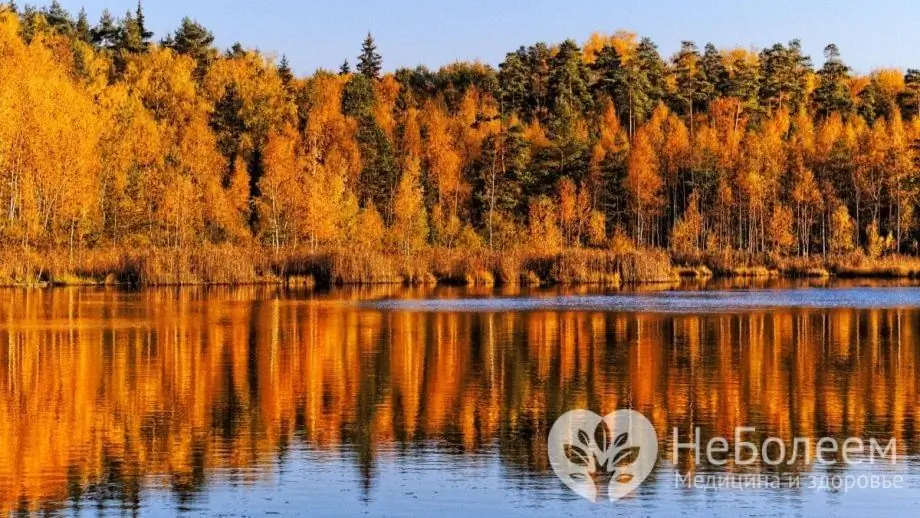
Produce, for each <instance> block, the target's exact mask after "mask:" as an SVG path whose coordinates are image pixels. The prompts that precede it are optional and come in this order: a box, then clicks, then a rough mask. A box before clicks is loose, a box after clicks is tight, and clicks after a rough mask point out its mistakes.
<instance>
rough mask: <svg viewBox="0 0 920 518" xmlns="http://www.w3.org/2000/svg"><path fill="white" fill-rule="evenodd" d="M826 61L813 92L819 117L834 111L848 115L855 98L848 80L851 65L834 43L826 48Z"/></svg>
mask: <svg viewBox="0 0 920 518" xmlns="http://www.w3.org/2000/svg"><path fill="white" fill-rule="evenodd" d="M824 57H825V60H826V61H825V62H824V66H823V67H821V70H819V71H818V88H817V89H815V91H814V93H813V94H812V101H813V102H814V104H815V112H816V114H817V115H818V116H819V117H828V116H829V115H830V114H832V113H840V114H842V115H847V114H849V113H850V111H852V109H853V98H852V97H851V96H850V89H849V87H848V86H847V82H848V81H849V78H850V67H848V66H846V65H845V64H844V63H843V61H842V60H841V59H840V51H839V50H838V49H837V46H836V45H834V44H833V43H832V44H830V45H828V46H827V47H825V48H824Z"/></svg>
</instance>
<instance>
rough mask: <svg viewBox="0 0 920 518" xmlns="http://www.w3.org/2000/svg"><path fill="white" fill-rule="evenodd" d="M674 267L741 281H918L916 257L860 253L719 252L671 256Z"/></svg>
mask: <svg viewBox="0 0 920 518" xmlns="http://www.w3.org/2000/svg"><path fill="white" fill-rule="evenodd" d="M673 261H674V263H675V264H676V265H677V266H676V267H675V268H676V269H677V270H678V272H679V273H680V274H681V276H683V277H691V278H704V277H707V276H710V275H714V276H716V277H741V278H775V277H796V278H828V277H841V278H867V279H868V278H874V279H920V258H917V257H913V256H905V255H890V256H885V257H880V258H871V257H868V256H866V255H864V254H861V253H851V254H847V255H839V256H828V257H824V256H821V255H814V256H810V257H786V256H775V255H766V254H765V255H751V254H745V253H741V252H734V251H729V252H720V253H716V254H698V255H695V256H686V255H683V256H675V257H673Z"/></svg>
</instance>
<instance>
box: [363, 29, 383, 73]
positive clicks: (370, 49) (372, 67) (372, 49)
mask: <svg viewBox="0 0 920 518" xmlns="http://www.w3.org/2000/svg"><path fill="white" fill-rule="evenodd" d="M357 68H358V73H360V74H361V75H363V76H364V77H366V78H368V79H378V78H379V77H380V71H381V70H382V68H383V58H381V57H380V54H378V53H377V44H376V43H374V37H373V36H372V35H371V33H367V38H364V43H362V44H361V55H360V56H358V67H357Z"/></svg>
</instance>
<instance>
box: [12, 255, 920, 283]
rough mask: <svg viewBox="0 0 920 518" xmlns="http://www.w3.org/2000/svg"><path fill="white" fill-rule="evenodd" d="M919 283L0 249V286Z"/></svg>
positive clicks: (426, 260) (348, 258) (855, 269)
mask: <svg viewBox="0 0 920 518" xmlns="http://www.w3.org/2000/svg"><path fill="white" fill-rule="evenodd" d="M781 276H782V277H807V278H826V277H847V278H889V279H896V278H905V279H913V278H920V259H918V258H915V257H905V256H890V257H884V258H879V259H870V258H868V257H865V256H862V255H858V254H853V255H848V256H841V257H833V258H828V259H824V258H822V257H810V258H788V257H785V258H783V257H768V256H764V257H751V256H746V255H743V254H737V253H721V254H713V255H699V256H695V257H687V256H676V257H672V256H671V255H669V254H668V253H667V252H665V251H663V250H657V249H631V250H626V251H620V252H615V251H610V250H603V249H583V248H578V249H567V250H563V251H560V252H556V253H548V254H541V253H535V252H532V251H529V250H526V249H523V248H520V249H516V250H512V251H507V252H502V253H498V252H490V251H488V250H472V251H471V250H459V249H439V248H431V249H426V250H423V251H420V252H417V253H413V254H408V255H405V254H394V253H385V252H366V251H364V252H362V251H355V250H328V251H323V252H312V251H310V250H307V249H297V250H281V251H276V250H272V249H266V248H261V247H238V246H229V245H227V246H213V245H210V246H203V247H200V248H195V249H174V248H149V249H133V250H118V249H97V250H79V251H74V252H73V253H70V252H69V251H67V250H59V249H52V250H34V249H33V250H16V249H7V250H0V285H3V286H51V285H127V286H178V285H240V284H287V285H291V286H307V287H309V286H331V285H343V284H365V285H371V284H403V285H432V284H451V285H463V286H486V287H488V286H508V285H520V286H536V285H600V286H608V287H619V286H622V285H635V284H659V283H674V282H676V281H678V280H679V279H681V278H684V279H687V278H695V279H708V278H710V277H738V278H763V279H768V278H775V277H781Z"/></svg>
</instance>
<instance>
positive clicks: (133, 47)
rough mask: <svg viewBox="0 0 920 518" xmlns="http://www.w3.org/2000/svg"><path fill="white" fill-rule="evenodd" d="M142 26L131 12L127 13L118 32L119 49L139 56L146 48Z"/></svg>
mask: <svg viewBox="0 0 920 518" xmlns="http://www.w3.org/2000/svg"><path fill="white" fill-rule="evenodd" d="M141 32H142V31H141V28H140V25H139V24H138V23H137V19H136V18H135V17H134V15H132V14H131V11H128V12H126V13H125V17H124V18H123V19H122V20H121V24H120V27H119V31H118V44H117V46H116V47H117V49H118V50H119V51H122V52H125V53H127V54H138V53H140V52H143V51H144V50H145V48H146V45H145V44H144V39H143V35H142V34H141Z"/></svg>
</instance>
